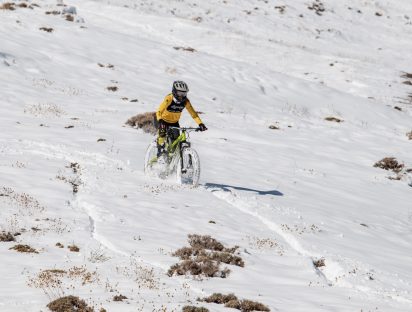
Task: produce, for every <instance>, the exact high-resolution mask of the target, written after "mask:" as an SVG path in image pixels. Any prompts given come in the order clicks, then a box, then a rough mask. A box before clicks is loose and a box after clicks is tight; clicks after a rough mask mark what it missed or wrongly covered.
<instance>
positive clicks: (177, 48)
mask: <svg viewBox="0 0 412 312" xmlns="http://www.w3.org/2000/svg"><path fill="white" fill-rule="evenodd" d="M173 49H175V50H182V51H187V52H197V51H196V50H195V49H193V48H191V47H173Z"/></svg>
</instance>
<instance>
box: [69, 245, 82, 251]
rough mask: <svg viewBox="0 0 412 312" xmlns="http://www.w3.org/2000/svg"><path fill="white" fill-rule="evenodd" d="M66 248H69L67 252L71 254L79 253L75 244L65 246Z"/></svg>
mask: <svg viewBox="0 0 412 312" xmlns="http://www.w3.org/2000/svg"><path fill="white" fill-rule="evenodd" d="M67 248H69V250H70V251H71V252H79V251H80V248H79V247H77V246H76V245H75V244H73V245H70V246H67Z"/></svg>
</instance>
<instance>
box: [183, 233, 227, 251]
mask: <svg viewBox="0 0 412 312" xmlns="http://www.w3.org/2000/svg"><path fill="white" fill-rule="evenodd" d="M188 237H189V239H188V241H189V245H190V246H192V248H198V249H210V250H215V251H223V250H224V249H225V247H224V246H223V244H222V243H220V242H218V241H217V240H216V239H214V238H212V237H211V236H209V235H198V234H189V235H188Z"/></svg>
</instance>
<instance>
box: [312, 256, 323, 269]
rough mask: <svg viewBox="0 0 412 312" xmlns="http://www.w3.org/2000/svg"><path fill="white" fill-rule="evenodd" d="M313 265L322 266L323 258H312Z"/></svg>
mask: <svg viewBox="0 0 412 312" xmlns="http://www.w3.org/2000/svg"><path fill="white" fill-rule="evenodd" d="M313 265H314V266H315V267H316V268H320V267H324V266H326V264H325V259H323V258H321V259H317V260H313Z"/></svg>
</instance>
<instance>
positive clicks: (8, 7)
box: [0, 2, 16, 11]
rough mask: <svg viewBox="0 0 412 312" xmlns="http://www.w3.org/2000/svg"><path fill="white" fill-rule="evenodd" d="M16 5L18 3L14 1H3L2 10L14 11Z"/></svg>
mask: <svg viewBox="0 0 412 312" xmlns="http://www.w3.org/2000/svg"><path fill="white" fill-rule="evenodd" d="M15 5H16V4H15V3H14V2H6V3H3V4H2V5H0V10H10V11H13V10H15V9H16V7H15Z"/></svg>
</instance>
